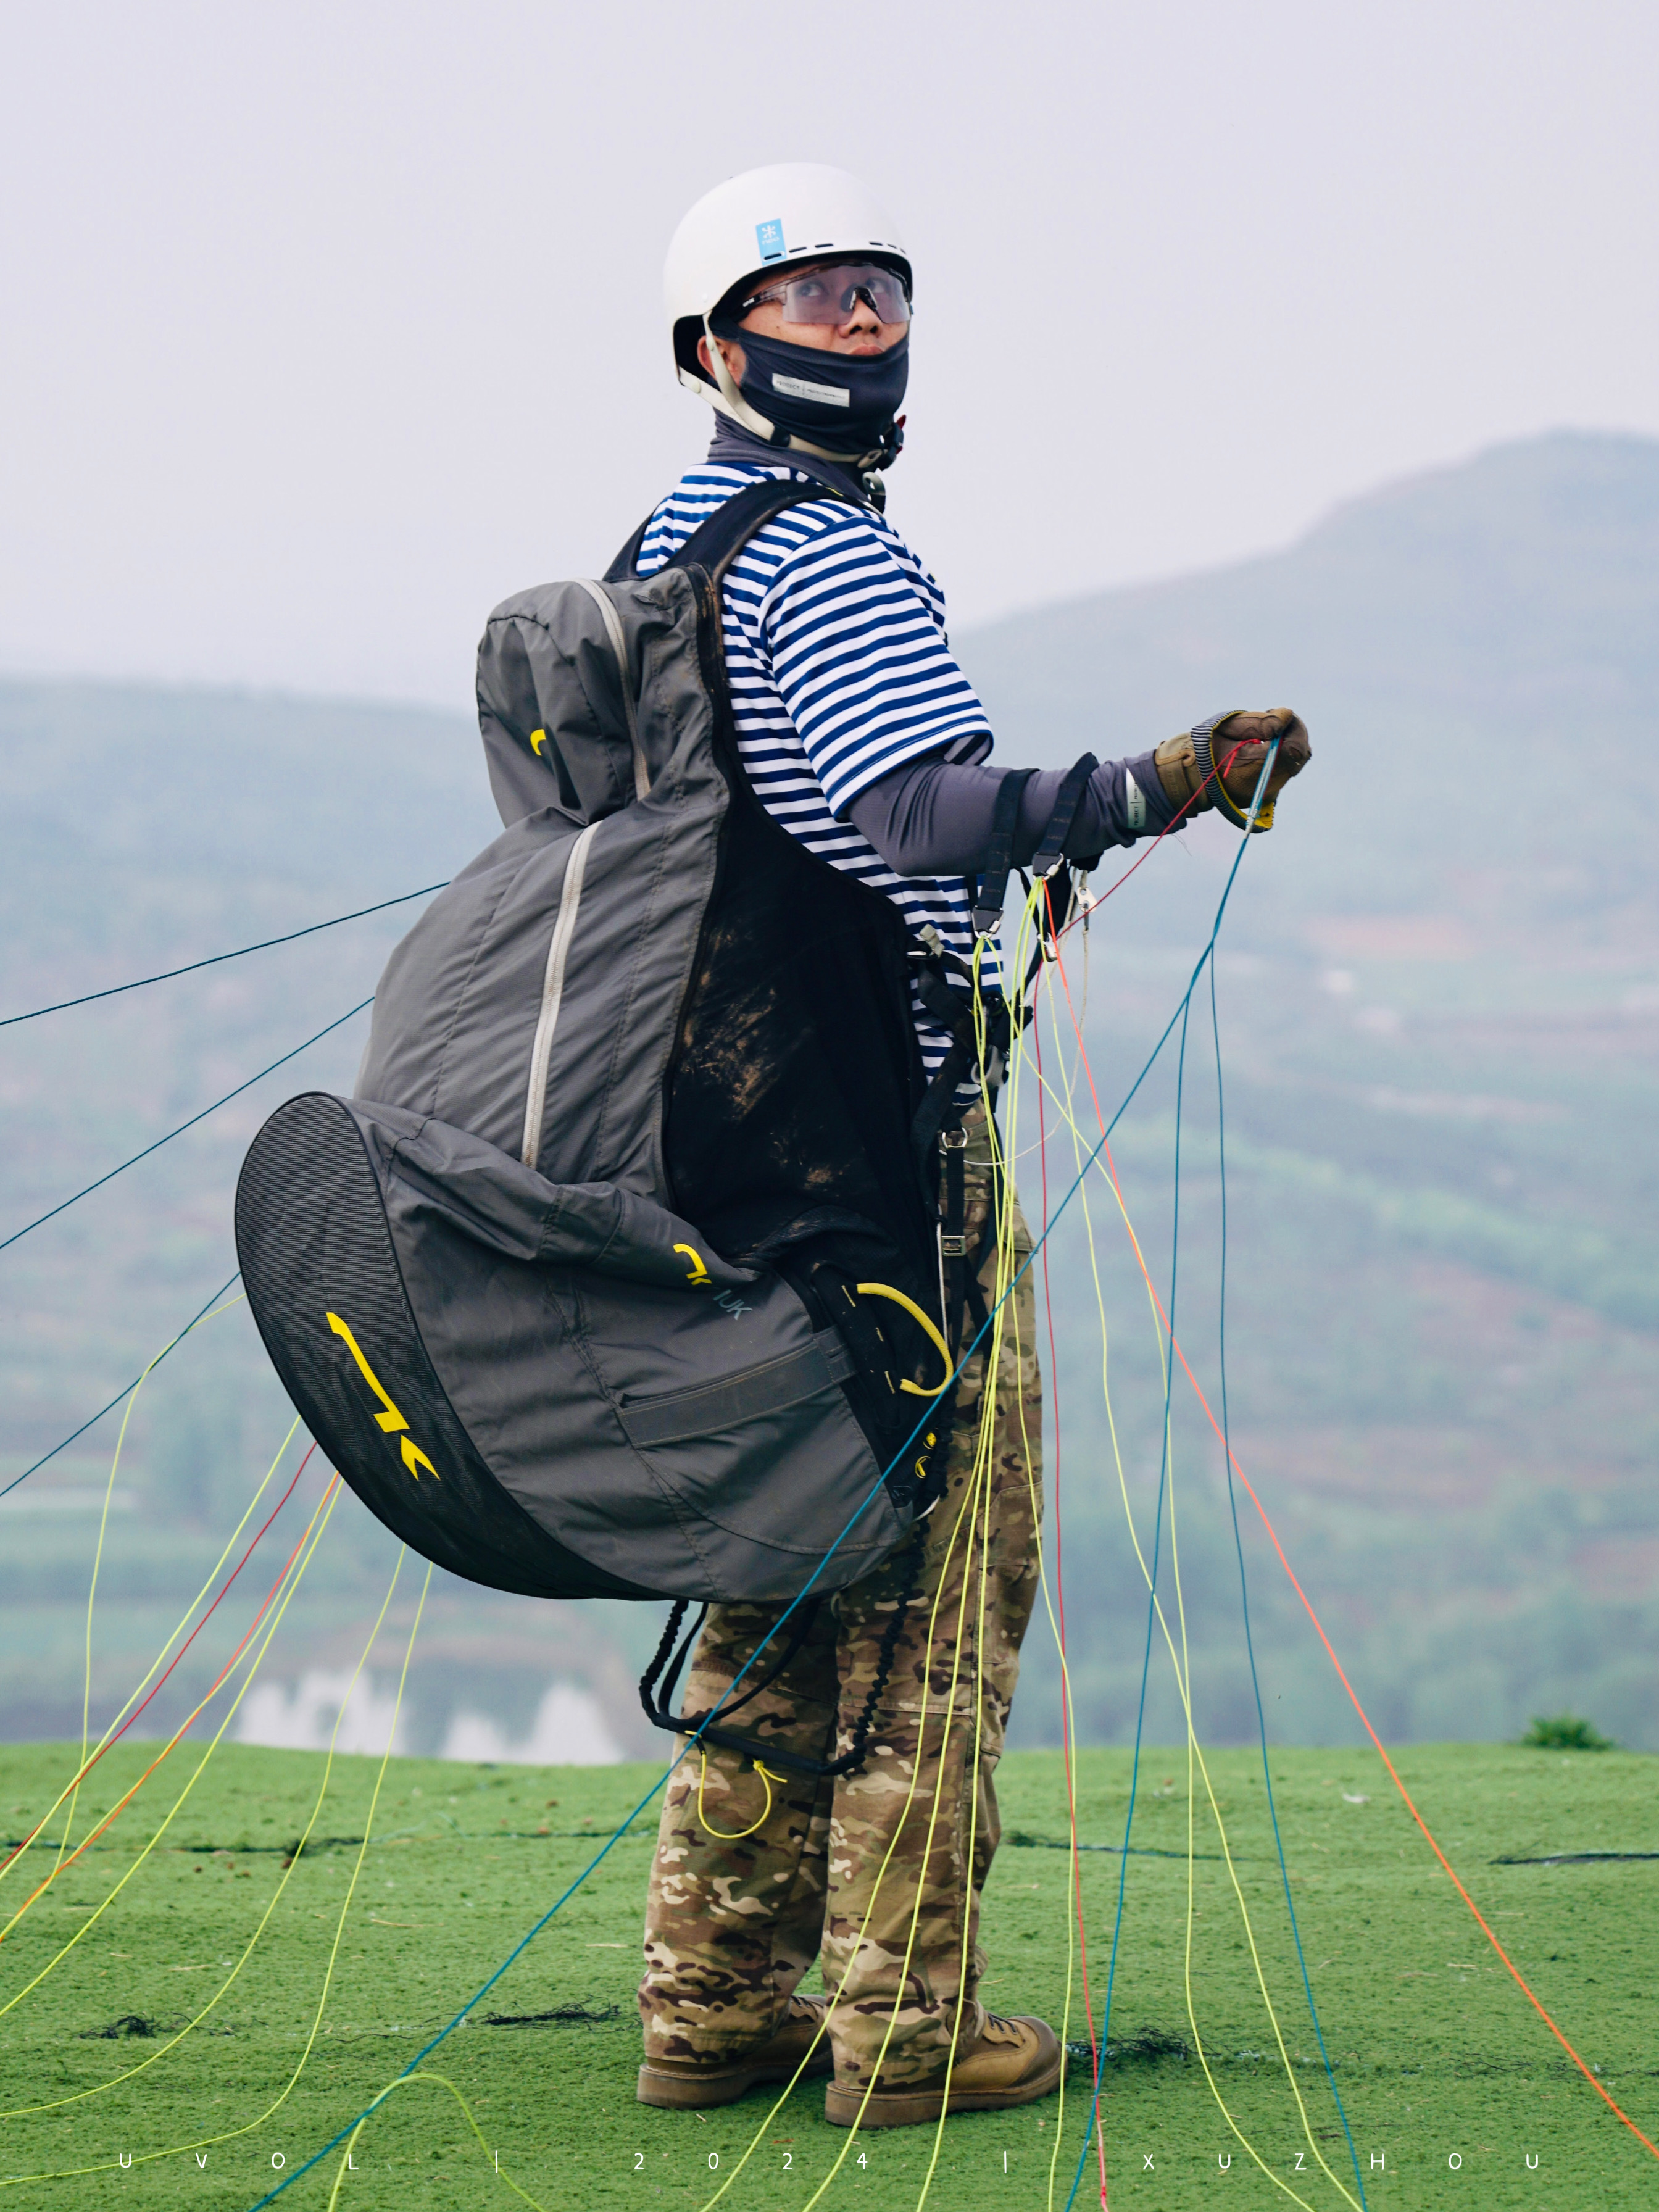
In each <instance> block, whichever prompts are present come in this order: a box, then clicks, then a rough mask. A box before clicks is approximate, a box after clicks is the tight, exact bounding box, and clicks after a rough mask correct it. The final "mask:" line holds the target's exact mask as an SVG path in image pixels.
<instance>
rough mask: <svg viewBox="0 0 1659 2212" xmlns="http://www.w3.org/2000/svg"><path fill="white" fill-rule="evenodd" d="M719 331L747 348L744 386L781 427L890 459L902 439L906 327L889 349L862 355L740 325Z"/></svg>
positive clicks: (836, 447) (827, 446)
mask: <svg viewBox="0 0 1659 2212" xmlns="http://www.w3.org/2000/svg"><path fill="white" fill-rule="evenodd" d="M719 334H720V337H724V338H727V339H730V340H732V341H734V342H735V343H737V344H738V345H740V346H741V347H742V348H743V350H744V371H743V380H742V382H741V384H740V385H739V386H738V390H739V391H740V392H742V394H743V396H744V398H745V399H746V400H747V401H748V402H749V404H750V406H751V407H753V408H754V409H756V410H757V412H758V413H760V414H762V415H764V416H765V417H766V419H767V421H768V422H775V424H776V425H777V426H778V428H780V429H781V430H787V431H789V432H790V433H791V434H792V435H793V436H795V437H797V438H806V439H809V440H810V441H811V443H812V444H813V445H815V446H822V447H823V448H824V450H825V451H826V452H827V453H846V454H848V455H851V454H854V453H878V452H880V453H884V454H885V457H886V458H887V459H891V458H892V456H893V454H894V453H896V452H897V451H898V448H899V447H900V446H901V445H902V443H903V440H904V434H903V432H902V430H901V429H900V428H899V427H898V425H897V423H896V422H895V420H894V417H895V416H896V415H897V413H898V410H899V409H900V408H901V407H902V405H903V404H904V388H905V386H906V384H907V383H908V381H909V376H910V340H909V337H908V333H907V334H906V336H905V337H902V338H901V339H900V340H899V341H898V343H897V344H896V345H891V346H889V347H888V349H887V350H886V352H885V353H880V354H864V355H859V354H847V353H829V352H825V351H822V350H821V349H819V348H818V347H817V346H798V345H787V344H786V343H784V341H783V340H782V339H781V338H768V337H761V336H759V334H758V333H757V332H756V331H740V330H738V328H737V327H736V326H735V325H726V327H724V328H722V329H720V333H719ZM826 394H829V395H836V394H844V395H845V396H844V397H842V398H836V397H834V396H829V397H826V396H824V395H826Z"/></svg>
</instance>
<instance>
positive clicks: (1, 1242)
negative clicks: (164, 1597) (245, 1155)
mask: <svg viewBox="0 0 1659 2212" xmlns="http://www.w3.org/2000/svg"><path fill="white" fill-rule="evenodd" d="M373 1005H374V993H373V992H372V991H371V992H370V993H369V994H368V998H366V999H365V1000H363V1001H362V1006H353V1007H351V1008H350V1009H349V1012H346V1013H343V1014H342V1015H340V1016H339V1017H338V1018H337V1020H335V1021H331V1022H330V1023H329V1024H328V1026H327V1028H325V1029H320V1030H318V1032H317V1034H316V1036H308V1037H307V1039H306V1041H305V1043H304V1044H296V1045H295V1048H294V1049H293V1051H292V1052H285V1053H284V1054H283V1056H282V1058H281V1059H280V1060H272V1061H271V1063H270V1066H269V1067H262V1068H261V1069H260V1070H259V1073H258V1075H250V1076H249V1078H248V1079H247V1081H246V1083H239V1084H238V1085H237V1086H236V1088H235V1089H234V1091H226V1093H225V1095H224V1097H222V1098H216V1099H215V1100H214V1102H213V1103H212V1105H211V1106H204V1107H203V1109H202V1110H201V1112H200V1113H199V1114H192V1115H191V1117H190V1119H189V1121H181V1122H180V1123H179V1126H178V1127H177V1128H176V1129H169V1130H168V1131H167V1134H166V1136H165V1137H158V1138H157V1139H155V1143H154V1144H153V1145H146V1146H144V1149H143V1152H135V1153H134V1154H133V1156H132V1158H131V1159H130V1160H123V1161H122V1163H121V1164H120V1166H119V1167H118V1168H112V1169H111V1170H110V1171H109V1173H108V1174H107V1175H100V1176H99V1178H98V1180H97V1182H89V1183H88V1185H87V1186H86V1188H85V1189H84V1190H77V1191H76V1193H75V1194H74V1196H73V1197H72V1198H65V1199H63V1200H60V1201H59V1202H58V1205H56V1206H52V1208H51V1209H50V1210H49V1211H48V1212H46V1213H42V1214H40V1215H38V1216H37V1217H36V1218H35V1219H34V1220H33V1221H26V1222H25V1223H24V1225H23V1226H22V1227H21V1229H14V1230H13V1231H12V1232H11V1235H10V1236H9V1237H0V1252H3V1251H4V1250H5V1249H6V1247H7V1245H9V1244H15V1243H16V1242H17V1240H18V1238H19V1237H27V1235H28V1233H29V1231H30V1230H31V1229H39V1228H40V1226H41V1225H42V1223H44V1222H47V1221H52V1220H54V1219H55V1218H57V1216H58V1214H60V1213H64V1212H67V1211H68V1209H69V1208H70V1206H74V1205H75V1204H76V1202H77V1201H78V1200H81V1199H83V1198H89V1197H90V1196H91V1195H92V1194H93V1192H94V1191H95V1190H101V1189H102V1188H103V1187H104V1185H105V1184H106V1182H114V1180H115V1178H116V1176H118V1175H125V1173H126V1171H127V1170H128V1169H129V1168H136V1167H137V1164H138V1163H139V1161H140V1160H147V1159H148V1158H149V1156H150V1154H151V1153H152V1152H160V1151H161V1147H162V1146H163V1145H170V1144H171V1143H172V1142H173V1139H174V1138H175V1137H182V1136H183V1135H184V1133H185V1130H186V1129H193V1128H194V1127H196V1124H197V1122H198V1121H206V1119H207V1117H208V1115H210V1114H216V1113H217V1112H218V1110H219V1109H220V1108H221V1107H222V1106H228V1105H229V1103H230V1102H231V1100H232V1099H233V1098H240V1097H241V1095H242V1093H243V1092H244V1091H251V1090H252V1088H253V1086H254V1085H255V1084H256V1083H259V1082H262V1081H263V1080H264V1078H265V1077H266V1076H267V1075H274V1074H275V1073H276V1070H277V1069H278V1068H279V1067H286V1066H287V1065H288V1063H289V1060H297V1059H298V1058H299V1056H300V1054H301V1053H302V1052H305V1051H307V1050H308V1049H309V1048H310V1047H311V1046H313V1044H318V1043H320V1042H321V1041H322V1039H323V1038H324V1037H325V1036H327V1035H328V1034H329V1031H330V1030H337V1029H338V1028H339V1026H340V1024H341V1023H342V1022H349V1020H350V1019H351V1017H352V1015H353V1014H361V1013H362V1011H363V1007H364V1006H373ZM105 1410H106V1412H107V1410H108V1408H107V1407H106V1409H105ZM97 1418H98V1417H97V1415H96V1414H94V1416H93V1419H94V1420H95V1419H97ZM20 1479H21V1478H20Z"/></svg>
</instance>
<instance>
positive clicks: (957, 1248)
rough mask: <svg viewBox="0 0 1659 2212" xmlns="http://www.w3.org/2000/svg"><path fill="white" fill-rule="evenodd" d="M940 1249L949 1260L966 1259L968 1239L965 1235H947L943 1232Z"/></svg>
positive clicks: (940, 1238)
mask: <svg viewBox="0 0 1659 2212" xmlns="http://www.w3.org/2000/svg"><path fill="white" fill-rule="evenodd" d="M939 1251H940V1252H941V1254H942V1255H944V1257H945V1259H947V1260H965V1259H966V1258H967V1257H968V1239H967V1238H966V1237H946V1236H945V1235H944V1234H943V1232H941V1234H940V1237H939Z"/></svg>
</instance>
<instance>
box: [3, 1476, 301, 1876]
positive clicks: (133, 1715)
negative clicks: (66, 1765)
mask: <svg viewBox="0 0 1659 2212" xmlns="http://www.w3.org/2000/svg"><path fill="white" fill-rule="evenodd" d="M316 1449H317V1447H316V1445H315V1444H313V1445H312V1446H311V1449H310V1450H309V1451H307V1454H306V1455H305V1458H304V1459H302V1460H301V1462H300V1464H299V1466H298V1467H296V1468H295V1470H294V1482H290V1483H289V1486H288V1488H287V1489H286V1490H285V1491H284V1492H283V1494H282V1496H281V1497H280V1498H278V1499H277V1500H276V1504H275V1505H274V1506H272V1508H271V1510H270V1519H269V1520H267V1521H266V1522H264V1527H262V1528H260V1530H259V1534H258V1535H257V1536H256V1537H255V1538H254V1539H253V1541H252V1543H251V1544H250V1545H249V1546H248V1547H247V1549H246V1551H245V1552H244V1553H243V1554H242V1556H241V1558H240V1559H238V1561H237V1562H236V1564H235V1565H234V1567H233V1568H232V1569H231V1571H230V1572H229V1573H228V1575H227V1576H226V1577H225V1578H224V1580H223V1582H222V1583H220V1585H219V1595H218V1597H216V1598H215V1599H214V1601H213V1603H212V1604H211V1605H210V1607H208V1609H207V1611H206V1612H205V1613H204V1614H203V1615H202V1618H201V1619H200V1620H198V1621H197V1624H196V1626H195V1627H194V1628H192V1629H191V1632H190V1634H189V1635H188V1636H187V1637H186V1638H185V1640H184V1642H183V1643H182V1644H180V1645H179V1649H178V1650H177V1652H176V1653H175V1654H174V1655H173V1666H172V1667H169V1668H167V1674H171V1673H172V1672H173V1667H176V1666H177V1665H178V1664H179V1660H180V1659H182V1658H183V1657H184V1656H185V1652H186V1651H188V1650H189V1649H190V1647H191V1644H194V1643H195V1641H196V1639H197V1637H198V1636H199V1635H200V1634H201V1632H202V1631H203V1630H204V1628H205V1627H206V1626H207V1625H208V1623H209V1621H210V1620H212V1618H213V1616H214V1614H215V1613H216V1612H217V1611H218V1609H219V1598H222V1596H223V1595H224V1594H225V1592H226V1591H227V1590H228V1589H229V1588H230V1586H231V1584H232V1583H234V1581H235V1579H236V1577H237V1576H238V1575H240V1573H241V1571H242V1570H243V1568H244V1567H245V1566H246V1565H247V1563H248V1561H249V1560H250V1559H252V1557H253V1554H254V1553H255V1552H256V1551H258V1547H259V1544H260V1541H261V1539H262V1538H263V1537H264V1533H265V1529H266V1528H270V1523H271V1522H272V1521H274V1520H275V1519H276V1516H277V1515H278V1514H279V1513H280V1512H281V1511H282V1510H283V1506H285V1505H286V1504H288V1501H289V1498H292V1497H293V1495H294V1485H295V1483H297V1482H298V1481H299V1480H300V1477H301V1475H302V1474H304V1473H305V1471H306V1466H307V1462H308V1461H309V1460H310V1457H311V1454H312V1452H314V1451H315V1450H316ZM167 1674H163V1675H162V1677H161V1681H160V1682H157V1684H156V1685H155V1689H154V1690H152V1691H151V1692H150V1693H149V1698H146V1699H144V1705H149V1701H150V1698H153V1697H155V1693H156V1691H158V1690H160V1689H161V1685H162V1683H164V1682H165V1681H166V1680H167ZM211 1694H212V1692H209V1695H210V1696H211ZM144 1705H137V1706H136V1707H135V1708H134V1709H133V1711H131V1712H130V1713H129V1714H128V1715H127V1717H126V1718H125V1720H124V1721H123V1722H122V1723H121V1725H120V1727H119V1728H118V1729H116V1731H115V1733H114V1735H112V1736H111V1738H110V1740H109V1743H106V1744H103V1745H101V1746H100V1747H99V1749H98V1750H96V1751H94V1753H93V1754H92V1757H91V1758H90V1759H88V1761H87V1763H86V1765H84V1766H83V1767H82V1769H81V1771H80V1772H79V1773H78V1774H77V1775H76V1778H75V1779H74V1780H73V1781H72V1782H71V1783H70V1785H69V1788H70V1790H78V1789H79V1788H80V1786H81V1784H82V1783H83V1782H84V1781H85V1780H86V1778H87V1777H88V1774H90V1773H91V1771H92V1770H93V1768H94V1766H96V1765H97V1764H98V1762H99V1760H100V1759H101V1758H102V1757H103V1755H104V1753H105V1752H106V1751H107V1750H108V1749H109V1748H110V1745H111V1744H117V1743H119V1741H121V1738H122V1737H123V1736H124V1735H125V1734H126V1732H127V1730H128V1729H130V1728H131V1726H132V1723H134V1721H136V1720H137V1717H138V1716H139V1714H140V1713H142V1712H143V1710H144ZM200 1710H201V1708H200V1707H199V1706H198V1707H197V1711H200ZM64 1794H65V1795H67V1794H68V1792H67V1791H66V1792H65V1793H64ZM58 1802H59V1803H60V1804H61V1802H63V1801H62V1799H61V1798H60V1799H59V1801H58ZM51 1818H52V1814H50V1813H46V1814H42V1815H41V1817H40V1821H39V1823H38V1824H37V1826H34V1827H33V1828H32V1829H31V1830H30V1831H29V1832H28V1834H27V1836H25V1837H24V1838H23V1840H22V1842H21V1844H18V1845H17V1846H16V1847H15V1850H10V1851H9V1852H8V1853H7V1854H6V1856H5V1857H4V1858H3V1859H0V1874H3V1873H4V1872H5V1870H6V1869H7V1868H8V1867H9V1865H10V1864H11V1863H12V1861H13V1860H14V1859H15V1857H17V1854H18V1852H19V1851H26V1850H27V1849H28V1847H29V1845H30V1844H32V1843H33V1841H34V1839H35V1838H36V1837H37V1836H38V1835H39V1834H40V1830H41V1829H42V1828H44V1827H45V1826H46V1822H47V1821H48V1820H50V1819H51Z"/></svg>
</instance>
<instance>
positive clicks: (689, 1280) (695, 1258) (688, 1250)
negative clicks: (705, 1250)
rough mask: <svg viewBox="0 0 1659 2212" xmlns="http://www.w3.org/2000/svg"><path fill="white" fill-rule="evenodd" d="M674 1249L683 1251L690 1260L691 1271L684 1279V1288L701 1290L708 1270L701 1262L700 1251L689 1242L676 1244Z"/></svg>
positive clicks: (706, 1280) (705, 1281) (706, 1278)
mask: <svg viewBox="0 0 1659 2212" xmlns="http://www.w3.org/2000/svg"><path fill="white" fill-rule="evenodd" d="M674 1249H675V1250H676V1251H677V1252H684V1255H685V1256H686V1258H687V1259H688V1260H689V1261H690V1262H691V1272H690V1274H689V1275H688V1276H687V1277H686V1279H685V1286H686V1288H687V1289H688V1290H691V1291H700V1290H702V1287H703V1285H704V1284H705V1283H707V1282H708V1268H707V1267H704V1266H703V1264H702V1253H701V1252H699V1251H697V1250H696V1249H695V1247H693V1246H692V1245H690V1244H677V1245H676V1246H675V1247H674Z"/></svg>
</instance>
